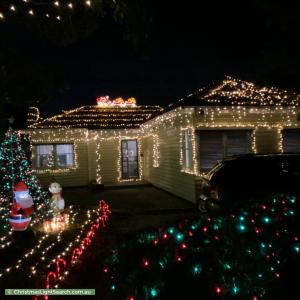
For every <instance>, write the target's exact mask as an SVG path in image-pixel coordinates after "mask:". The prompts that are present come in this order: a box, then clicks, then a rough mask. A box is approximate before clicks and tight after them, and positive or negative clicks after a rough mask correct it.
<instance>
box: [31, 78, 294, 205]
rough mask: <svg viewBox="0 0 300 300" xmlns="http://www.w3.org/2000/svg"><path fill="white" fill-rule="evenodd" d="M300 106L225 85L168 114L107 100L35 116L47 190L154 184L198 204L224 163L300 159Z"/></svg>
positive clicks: (287, 97) (35, 144)
mask: <svg viewBox="0 0 300 300" xmlns="http://www.w3.org/2000/svg"><path fill="white" fill-rule="evenodd" d="M299 100H300V96H299V95H298V94H296V93H293V92H288V91H285V90H280V89H277V88H274V87H270V88H269V87H258V86H256V85H255V84H253V83H250V82H245V81H241V80H237V79H233V78H231V77H225V79H224V80H223V81H222V82H221V83H219V84H215V85H211V86H209V87H206V88H203V89H200V90H198V91H196V92H195V93H193V94H190V95H188V96H187V97H185V98H183V99H180V100H179V101H177V102H176V103H174V104H170V105H169V106H168V107H167V108H165V109H162V108H160V107H158V106H138V105H136V103H135V102H134V99H131V100H130V101H131V102H130V101H129V102H128V103H127V101H124V100H123V99H116V100H115V101H110V100H109V99H108V98H105V97H102V98H101V99H100V98H99V99H98V104H97V105H94V106H82V107H79V108H77V109H74V110H69V111H65V112H63V113H62V114H59V115H55V116H53V117H50V118H46V119H40V118H39V113H38V110H37V109H36V108H32V110H31V113H30V119H29V121H30V125H29V129H28V132H29V134H30V138H31V144H32V150H33V165H34V168H35V170H36V172H37V173H38V176H39V178H40V180H41V182H42V183H44V184H48V183H49V182H50V181H51V180H57V181H59V182H60V183H61V184H62V185H63V186H80V185H87V184H89V183H90V182H97V183H98V184H104V186H109V185H128V184H132V182H134V184H138V183H144V182H149V183H152V184H153V185H154V186H157V187H159V188H162V189H164V190H166V191H169V192H171V193H173V194H175V195H177V196H179V197H182V198H184V199H186V200H189V201H192V202H195V201H196V198H197V189H196V186H197V181H198V179H199V178H200V177H201V176H203V175H204V174H205V173H206V172H207V171H208V170H210V169H211V168H212V166H213V165H214V164H215V163H216V162H217V161H218V160H220V159H222V158H225V157H227V156H231V155H239V154H246V153H280V152H300V120H299V112H300V109H299ZM127 104H128V105H127Z"/></svg>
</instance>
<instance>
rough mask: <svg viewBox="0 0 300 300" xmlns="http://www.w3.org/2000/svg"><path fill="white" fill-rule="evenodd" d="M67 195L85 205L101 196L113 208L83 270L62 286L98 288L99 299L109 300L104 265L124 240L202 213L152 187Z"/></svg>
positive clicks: (70, 200) (74, 191) (68, 192)
mask: <svg viewBox="0 0 300 300" xmlns="http://www.w3.org/2000/svg"><path fill="white" fill-rule="evenodd" d="M64 198H65V200H66V202H67V203H74V204H81V205H82V206H94V205H97V203H98V201H99V199H104V200H105V201H106V202H107V203H108V204H109V205H110V207H111V210H112V214H111V217H110V221H109V223H108V225H107V227H106V228H105V229H104V230H100V232H99V234H98V235H97V237H96V238H95V240H94V241H93V243H92V245H91V246H90V249H89V250H88V251H87V255H85V257H83V262H82V264H81V266H79V268H80V269H77V270H74V272H72V274H71V275H70V278H69V279H68V280H67V282H65V284H64V285H63V286H62V288H95V289H96V296H95V297H93V299H99V300H100V299H101V300H102V299H103V300H104V299H105V300H110V295H108V294H105V292H104V291H105V290H107V288H106V286H105V285H106V283H105V281H104V278H103V272H102V267H103V262H104V261H105V259H106V258H108V257H109V256H110V255H111V253H112V250H114V249H115V248H116V247H117V246H118V245H119V243H120V242H121V241H125V240H126V239H127V238H129V237H130V236H132V235H134V234H135V233H136V232H138V231H140V230H144V229H150V228H157V227H160V226H166V225H167V224H172V223H173V222H176V221H178V220H181V219H184V218H189V217H194V216H196V215H197V214H199V212H197V210H196V209H195V206H194V205H193V204H192V203H189V202H187V201H185V200H183V199H181V198H178V197H176V196H174V195H171V194H169V193H167V192H165V191H162V190H160V189H157V188H155V187H153V186H139V187H128V188H115V189H113V188H109V189H105V190H104V191H94V192H92V191H90V190H88V189H80V188H78V189H75V188H73V189H66V190H65V191H64ZM55 299H64V298H63V297H61V298H55ZM78 299H81V298H78Z"/></svg>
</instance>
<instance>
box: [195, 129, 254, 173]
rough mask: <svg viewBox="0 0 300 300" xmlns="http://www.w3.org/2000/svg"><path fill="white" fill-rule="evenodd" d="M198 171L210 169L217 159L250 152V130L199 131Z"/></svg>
mask: <svg viewBox="0 0 300 300" xmlns="http://www.w3.org/2000/svg"><path fill="white" fill-rule="evenodd" d="M199 147H200V149H199V156H200V157H199V161H200V163H199V165H200V171H207V170H209V169H211V168H212V167H213V166H214V165H215V164H216V163H217V161H218V160H221V159H224V158H225V157H229V156H232V155H242V154H247V153H250V152H251V130H204V131H202V130H201V131H199Z"/></svg>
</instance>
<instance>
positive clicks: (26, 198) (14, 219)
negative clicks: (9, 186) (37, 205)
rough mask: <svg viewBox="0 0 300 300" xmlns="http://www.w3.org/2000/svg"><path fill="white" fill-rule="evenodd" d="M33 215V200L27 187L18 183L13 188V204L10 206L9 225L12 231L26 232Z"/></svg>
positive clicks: (22, 183) (21, 182)
mask: <svg viewBox="0 0 300 300" xmlns="http://www.w3.org/2000/svg"><path fill="white" fill-rule="evenodd" d="M32 213H33V199H32V197H31V195H30V194H29V189H28V187H27V185H26V184H25V183H24V182H23V181H20V182H19V183H18V184H17V185H16V186H15V188H14V203H13V205H12V208H11V211H10V215H9V223H10V225H11V227H12V229H13V230H14V231H23V230H26V229H27V227H28V225H29V223H30V221H31V216H30V215H31V214H32Z"/></svg>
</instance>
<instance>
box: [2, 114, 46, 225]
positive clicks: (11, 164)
mask: <svg viewBox="0 0 300 300" xmlns="http://www.w3.org/2000/svg"><path fill="white" fill-rule="evenodd" d="M12 122H13V120H12V119H10V123H12ZM25 142H26V137H24V136H23V135H21V134H20V132H18V131H15V130H13V129H12V128H11V127H9V129H8V131H7V132H6V134H5V137H4V140H3V142H2V144H1V145H0V170H1V173H0V183H1V186H0V198H1V215H2V216H1V219H2V220H3V219H6V217H7V216H8V211H9V209H10V207H11V205H12V204H13V202H14V189H15V187H16V185H18V183H20V182H23V183H25V185H26V186H27V187H28V189H29V193H30V195H31V197H32V198H33V202H34V206H35V209H37V210H40V208H41V207H46V206H45V205H44V204H45V202H46V199H47V198H46V196H47V194H46V193H45V192H43V191H42V188H41V185H40V183H39V181H38V179H37V177H36V176H35V175H34V174H33V172H32V164H31V162H30V158H29V157H28V156H29V155H28V153H26V147H25V145H24V144H25ZM27 152H28V151H27Z"/></svg>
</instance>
